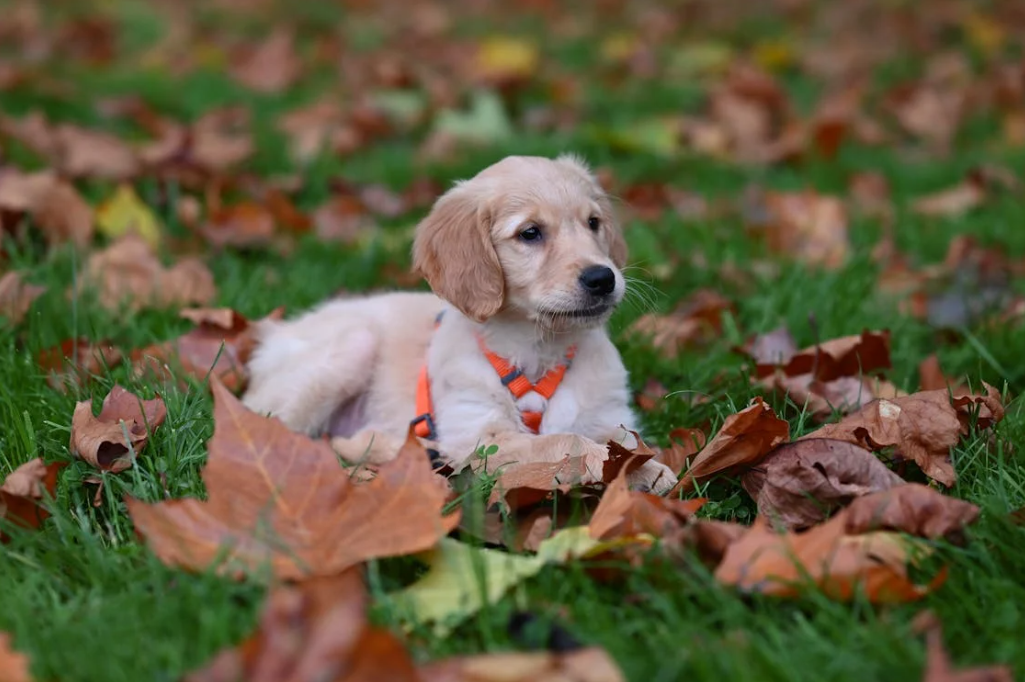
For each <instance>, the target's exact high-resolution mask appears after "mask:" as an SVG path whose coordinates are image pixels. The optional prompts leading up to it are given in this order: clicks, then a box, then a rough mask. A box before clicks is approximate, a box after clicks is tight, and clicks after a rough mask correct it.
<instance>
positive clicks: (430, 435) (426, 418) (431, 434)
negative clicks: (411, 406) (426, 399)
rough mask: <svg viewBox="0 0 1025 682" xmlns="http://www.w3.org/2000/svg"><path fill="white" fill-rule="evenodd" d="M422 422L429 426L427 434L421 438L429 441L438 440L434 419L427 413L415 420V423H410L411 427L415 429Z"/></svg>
mask: <svg viewBox="0 0 1025 682" xmlns="http://www.w3.org/2000/svg"><path fill="white" fill-rule="evenodd" d="M420 422H424V423H426V424H427V433H426V434H425V435H423V436H420V437H421V438H426V439H427V440H438V432H437V431H436V430H435V428H434V418H433V417H431V413H430V412H427V413H424V414H421V415H420V416H419V417H416V418H415V419H413V421H411V422H409V426H410V427H411V428H413V429H415V428H416V426H417V424H419V423H420Z"/></svg>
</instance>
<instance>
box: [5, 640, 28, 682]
mask: <svg viewBox="0 0 1025 682" xmlns="http://www.w3.org/2000/svg"><path fill="white" fill-rule="evenodd" d="M29 663H30V662H29V658H28V656H26V655H25V654H22V653H18V652H17V651H15V650H14V649H12V648H11V636H10V635H9V634H7V633H6V632H0V680H3V681H4V682H32V675H30V674H29Z"/></svg>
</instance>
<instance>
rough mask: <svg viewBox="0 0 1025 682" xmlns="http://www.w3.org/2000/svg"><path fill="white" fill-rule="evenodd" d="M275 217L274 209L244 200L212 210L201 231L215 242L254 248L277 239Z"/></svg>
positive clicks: (207, 238) (209, 240)
mask: <svg viewBox="0 0 1025 682" xmlns="http://www.w3.org/2000/svg"><path fill="white" fill-rule="evenodd" d="M275 227H276V225H275V220H274V214H273V213H271V211H270V210H269V209H268V208H266V207H264V206H262V205H261V204H257V203H254V202H244V203H239V204H235V205H233V206H225V207H223V208H218V209H215V210H212V211H210V215H209V217H208V218H207V222H206V224H205V225H204V226H203V228H202V230H201V231H202V234H203V236H204V237H205V238H206V240H207V241H208V242H210V243H211V244H212V245H214V246H216V247H218V248H223V247H225V246H234V247H253V246H266V245H268V244H270V243H272V242H273V241H274V236H275V231H276V230H275Z"/></svg>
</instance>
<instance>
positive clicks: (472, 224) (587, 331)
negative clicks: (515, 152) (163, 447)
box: [243, 156, 676, 492]
mask: <svg viewBox="0 0 1025 682" xmlns="http://www.w3.org/2000/svg"><path fill="white" fill-rule="evenodd" d="M625 261H626V244H625V242H624V240H623V236H622V234H621V233H620V228H619V226H618V224H617V222H616V219H615V217H614V215H613V212H612V207H611V205H610V202H609V199H608V197H607V196H606V195H605V193H604V192H603V191H602V189H601V187H600V186H599V185H598V183H597V181H596V180H595V178H594V177H593V175H592V174H591V172H590V171H589V170H588V169H587V167H586V166H584V164H583V163H582V162H581V161H579V160H578V159H576V158H575V157H572V156H560V157H559V158H557V159H555V160H552V159H547V158H541V157H526V156H513V157H508V158H506V159H503V160H502V161H500V162H498V163H496V164H494V165H492V166H490V167H489V168H487V169H485V170H484V171H482V172H481V173H479V174H478V175H477V176H475V177H474V178H472V179H470V180H465V181H462V182H459V183H457V184H456V185H455V186H454V187H453V188H452V189H451V190H449V191H448V192H447V193H445V194H444V195H443V196H441V197H440V198H439V199H438V201H437V202H436V203H435V205H434V207H433V208H432V210H431V212H430V214H429V215H428V216H427V217H426V218H425V219H424V220H423V221H422V222H421V223H420V224H419V225H418V226H417V229H416V237H415V241H414V245H413V266H414V269H415V270H416V271H417V272H418V273H420V274H422V275H423V276H424V277H425V278H426V279H427V281H428V283H429V284H430V285H431V288H432V289H433V291H434V293H433V294H431V293H384V294H376V295H370V296H363V297H347V298H341V299H336V300H332V301H329V302H327V303H324V304H322V305H320V306H319V307H317V308H315V309H313V310H312V311H310V312H307V313H305V314H304V315H301V316H300V317H298V318H296V319H293V320H289V321H284V322H281V321H277V322H265V323H263V325H262V327H261V328H260V329H259V330H258V337H259V345H258V346H257V349H256V351H255V352H254V354H253V356H252V358H251V360H250V362H249V371H250V384H249V388H248V390H247V391H246V393H245V395H244V396H243V402H244V403H245V404H246V405H247V406H248V407H249V408H250V409H252V410H254V411H256V412H259V413H263V414H271V415H274V416H276V417H278V418H279V419H281V420H282V421H283V422H284V423H285V424H286V425H287V426H289V427H290V428H292V429H294V430H297V431H303V432H306V433H308V434H311V435H318V434H323V433H331V434H332V435H333V436H335V437H334V438H333V440H332V444H333V445H334V447H335V449H336V450H337V451H338V452H339V454H340V455H341V456H342V457H343V458H344V459H346V460H348V461H352V462H359V461H366V462H382V461H386V460H388V459H390V458H392V457H394V456H395V454H396V452H397V451H398V449H399V447H400V446H401V445H402V443H403V442H404V441H405V439H406V437H407V435H408V432H409V428H410V424H411V423H415V425H416V429H417V435H418V436H421V438H422V439H423V441H425V443H426V444H428V445H429V446H432V447H433V448H435V449H436V451H437V453H438V454H439V456H440V458H441V460H442V461H443V462H446V463H448V464H450V465H451V466H452V467H454V468H456V469H457V470H458V469H460V468H462V467H464V466H466V465H471V466H472V467H473V468H474V469H476V470H480V469H482V468H486V470H487V471H494V470H495V469H497V468H498V467H499V466H502V465H504V464H507V463H510V462H537V461H558V460H561V459H563V458H564V457H565V456H566V455H573V456H582V457H583V462H584V463H585V465H586V468H587V470H588V472H589V475H588V476H587V478H590V479H592V480H595V479H600V477H601V468H602V462H603V461H604V460H605V459H607V457H608V448H607V445H606V444H607V442H608V441H609V440H615V441H617V442H620V443H623V444H625V445H627V446H628V447H629V446H631V445H632V441H633V437H632V436H631V435H630V434H629V433H627V432H626V431H625V430H624V428H623V427H625V428H626V429H633V430H636V418H635V416H634V414H633V411H632V410H631V408H630V394H629V390H628V386H627V372H626V369H625V368H624V366H623V362H622V359H621V358H620V355H619V352H618V351H617V350H616V347H615V346H614V345H613V343H612V341H611V340H610V339H609V336H608V334H607V333H606V330H605V323H606V322H607V320H608V318H609V316H610V315H611V314H612V312H613V310H614V309H615V308H616V306H617V304H619V302H620V301H621V300H622V298H623V294H624V291H625V288H626V287H625V282H624V279H623V275H622V273H621V272H620V268H621V267H623V265H624V263H625ZM482 446H483V447H487V446H497V448H498V449H497V452H494V453H493V454H490V455H488V456H487V457H480V456H478V455H477V453H478V451H479V448H481V447H482ZM491 449H492V450H493V449H494V448H491ZM675 482H676V478H675V476H674V475H673V473H672V471H671V470H670V469H668V468H667V467H665V466H664V465H662V464H660V463H658V462H654V461H649V462H647V463H645V464H644V465H643V466H642V467H640V468H639V469H638V470H636V471H634V472H632V474H631V475H630V478H629V483H630V484H631V485H632V486H634V487H639V488H643V489H649V490H653V491H657V492H664V491H666V490H668V489H669V488H670V487H672V486H673V485H674V484H675Z"/></svg>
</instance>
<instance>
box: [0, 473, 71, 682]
mask: <svg viewBox="0 0 1025 682" xmlns="http://www.w3.org/2000/svg"><path fill="white" fill-rule="evenodd" d="M65 465H66V463H65V462H52V463H50V464H43V460H42V458H39V457H37V458H36V459H33V460H29V461H28V462H25V463H24V464H22V465H21V466H19V467H18V468H17V469H15V470H14V471H12V472H11V473H9V474H7V478H5V479H4V482H3V485H0V518H2V519H6V520H8V521H10V520H14V521H16V522H18V523H21V524H22V525H24V526H26V527H28V528H38V527H39V524H41V523H42V522H43V521H45V520H46V518H47V517H48V516H49V515H50V512H48V511H47V510H46V509H44V508H43V507H41V506H39V501H40V500H42V499H43V497H44V495H45V496H47V497H50V498H53V495H54V493H55V491H56V490H57V474H58V472H60V470H61V469H62V468H64V466H65ZM0 540H2V541H4V542H6V541H7V536H6V535H4V534H3V533H0ZM0 669H2V668H0ZM0 678H2V675H0Z"/></svg>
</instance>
